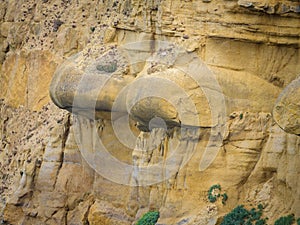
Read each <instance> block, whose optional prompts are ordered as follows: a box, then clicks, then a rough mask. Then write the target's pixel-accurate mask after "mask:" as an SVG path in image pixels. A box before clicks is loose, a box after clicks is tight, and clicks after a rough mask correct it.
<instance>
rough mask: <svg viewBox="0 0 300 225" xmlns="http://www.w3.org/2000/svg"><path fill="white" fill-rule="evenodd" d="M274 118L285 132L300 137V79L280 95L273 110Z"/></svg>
mask: <svg viewBox="0 0 300 225" xmlns="http://www.w3.org/2000/svg"><path fill="white" fill-rule="evenodd" d="M273 118H274V120H275V122H276V123H277V124H278V125H279V126H280V127H281V128H282V129H283V130H284V131H285V132H287V133H291V134H296V135H300V77H298V78H297V79H295V80H294V81H292V82H291V83H290V84H289V85H288V86H287V87H286V88H285V89H284V90H283V91H282V92H281V94H280V95H279V97H278V99H277V101H276V104H275V106H274V109H273Z"/></svg>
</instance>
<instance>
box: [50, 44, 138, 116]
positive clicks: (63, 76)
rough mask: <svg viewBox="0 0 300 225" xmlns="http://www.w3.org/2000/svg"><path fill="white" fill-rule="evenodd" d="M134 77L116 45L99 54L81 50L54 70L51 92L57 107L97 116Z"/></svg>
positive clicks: (107, 107) (110, 106)
mask: <svg viewBox="0 0 300 225" xmlns="http://www.w3.org/2000/svg"><path fill="white" fill-rule="evenodd" d="M133 79H134V76H133V75H130V74H129V68H128V63H127V62H126V59H125V57H124V56H123V54H122V52H120V51H118V50H117V49H116V48H111V49H109V50H108V51H106V52H105V53H103V54H100V56H98V57H85V56H84V53H83V52H81V53H79V54H77V55H75V56H73V57H71V58H69V59H68V60H66V61H65V62H64V63H63V64H62V65H61V66H60V67H59V68H58V69H57V70H56V72H55V74H54V78H53V80H52V83H51V85H50V96H51V98H52V100H53V102H54V103H55V104H56V105H57V106H58V107H60V108H63V109H67V110H68V111H70V112H73V113H76V114H81V115H85V116H87V117H89V118H92V119H94V118H96V119H98V118H101V117H103V115H104V113H105V112H110V111H111V109H112V105H113V102H114V100H115V98H116V96H117V95H118V93H119V91H120V90H121V89H122V88H124V87H125V86H126V85H128V83H130V82H132V80H133ZM119 109H120V107H119ZM121 110H123V111H126V107H122V109H121Z"/></svg>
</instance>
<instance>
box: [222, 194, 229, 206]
mask: <svg viewBox="0 0 300 225" xmlns="http://www.w3.org/2000/svg"><path fill="white" fill-rule="evenodd" d="M221 196H222V204H223V205H225V204H226V201H227V199H228V195H227V194H226V193H224V194H221Z"/></svg>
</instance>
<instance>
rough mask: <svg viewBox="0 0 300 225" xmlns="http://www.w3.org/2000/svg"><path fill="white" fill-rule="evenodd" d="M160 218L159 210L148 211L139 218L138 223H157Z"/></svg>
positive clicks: (149, 224) (151, 224)
mask: <svg viewBox="0 0 300 225" xmlns="http://www.w3.org/2000/svg"><path fill="white" fill-rule="evenodd" d="M158 218H159V212H158V211H151V212H147V213H145V214H144V215H143V216H142V217H141V218H140V219H139V220H138V222H137V224H136V225H155V224H156V222H157V220H158Z"/></svg>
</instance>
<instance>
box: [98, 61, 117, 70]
mask: <svg viewBox="0 0 300 225" xmlns="http://www.w3.org/2000/svg"><path fill="white" fill-rule="evenodd" d="M117 66H118V65H117V63H116V62H111V63H110V64H105V65H102V64H100V65H98V66H96V68H97V70H99V71H104V72H106V73H113V72H115V71H116V70H117Z"/></svg>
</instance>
